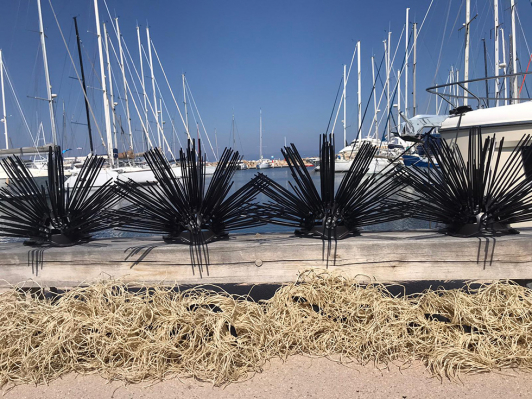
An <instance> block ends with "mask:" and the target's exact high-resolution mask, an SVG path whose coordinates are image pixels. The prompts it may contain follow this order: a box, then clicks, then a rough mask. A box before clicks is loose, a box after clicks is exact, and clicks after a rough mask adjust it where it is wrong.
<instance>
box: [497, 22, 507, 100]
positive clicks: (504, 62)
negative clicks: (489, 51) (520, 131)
mask: <svg viewBox="0 0 532 399" xmlns="http://www.w3.org/2000/svg"><path fill="white" fill-rule="evenodd" d="M501 40H502V64H499V67H502V68H503V75H506V65H507V63H506V44H505V42H504V29H503V28H501ZM503 85H504V105H508V100H507V98H508V78H506V77H505V78H504V83H503Z"/></svg>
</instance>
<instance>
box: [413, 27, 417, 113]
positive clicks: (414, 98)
mask: <svg viewBox="0 0 532 399" xmlns="http://www.w3.org/2000/svg"><path fill="white" fill-rule="evenodd" d="M416 64H417V23H414V62H413V64H412V111H413V113H412V116H416Z"/></svg>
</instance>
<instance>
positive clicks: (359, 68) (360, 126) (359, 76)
mask: <svg viewBox="0 0 532 399" xmlns="http://www.w3.org/2000/svg"><path fill="white" fill-rule="evenodd" d="M357 53H358V56H357V64H358V93H357V95H358V130H357V138H358V135H359V134H360V132H361V129H362V79H361V78H362V68H361V66H360V40H359V41H358V42H357Z"/></svg>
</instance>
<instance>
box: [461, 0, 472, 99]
mask: <svg viewBox="0 0 532 399" xmlns="http://www.w3.org/2000/svg"><path fill="white" fill-rule="evenodd" d="M470 16H471V4H470V0H466V21H465V56H464V80H465V81H466V82H465V83H464V102H463V103H464V105H467V103H468V98H467V96H469V93H468V92H467V88H468V83H467V80H469V23H470V22H471V21H470Z"/></svg>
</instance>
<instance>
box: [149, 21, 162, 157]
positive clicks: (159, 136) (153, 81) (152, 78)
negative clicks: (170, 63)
mask: <svg viewBox="0 0 532 399" xmlns="http://www.w3.org/2000/svg"><path fill="white" fill-rule="evenodd" d="M146 38H147V40H148V59H149V61H150V71H151V85H152V89H153V116H154V117H155V122H156V123H157V144H158V146H159V148H162V147H161V129H160V128H159V116H158V114H157V91H156V90H155V75H154V73H153V60H152V58H151V40H150V28H149V27H146Z"/></svg>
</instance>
